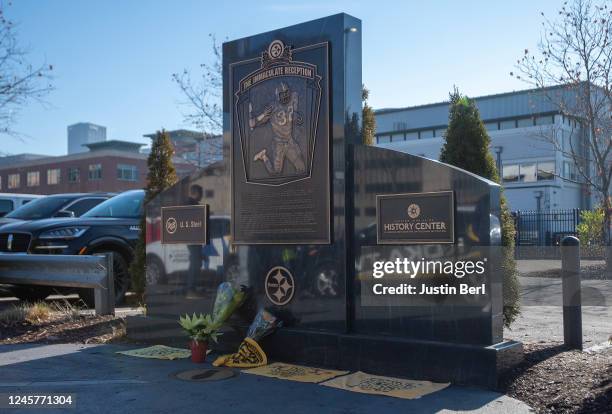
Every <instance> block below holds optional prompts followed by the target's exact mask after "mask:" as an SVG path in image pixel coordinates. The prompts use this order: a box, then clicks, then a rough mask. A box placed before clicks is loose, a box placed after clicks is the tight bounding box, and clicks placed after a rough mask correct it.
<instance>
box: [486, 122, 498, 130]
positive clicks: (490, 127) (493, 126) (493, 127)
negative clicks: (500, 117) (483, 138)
mask: <svg viewBox="0 0 612 414" xmlns="http://www.w3.org/2000/svg"><path fill="white" fill-rule="evenodd" d="M484 126H485V128H486V129H487V131H497V130H498V129H499V125H498V123H497V122H485V124H484Z"/></svg>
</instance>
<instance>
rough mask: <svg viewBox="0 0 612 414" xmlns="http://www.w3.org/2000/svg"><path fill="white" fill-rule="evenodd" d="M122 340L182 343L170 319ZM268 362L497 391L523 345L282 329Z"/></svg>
mask: <svg viewBox="0 0 612 414" xmlns="http://www.w3.org/2000/svg"><path fill="white" fill-rule="evenodd" d="M127 335H128V337H129V338H131V339H135V340H141V341H146V342H155V343H165V344H175V345H176V344H181V345H184V344H185V343H186V341H187V340H186V338H185V336H184V334H183V333H182V332H181V329H180V327H179V326H178V324H177V322H176V321H174V320H167V319H157V318H145V317H139V316H133V317H128V320H127ZM243 335H244V333H241V332H238V331H236V330H230V331H227V332H225V333H224V335H223V337H222V338H223V340H222V341H221V342H222V343H223V344H224V345H225V344H227V345H228V346H229V348H228V347H226V346H224V347H223V349H222V350H220V351H221V352H226V351H231V350H232V349H233V350H235V349H236V347H237V345H238V344H239V343H240V341H241V340H242V337H243ZM261 345H262V347H263V349H264V350H265V351H266V354H267V355H268V357H269V358H270V359H271V360H278V361H283V362H291V363H296V364H304V365H311V366H318V367H326V368H334V369H344V370H350V371H358V370H359V371H364V372H367V373H370V374H378V375H389V376H396V377H405V378H410V379H423V380H430V381H436V382H452V383H454V384H464V385H477V386H481V387H485V388H491V389H493V388H496V387H497V382H498V379H499V376H500V374H501V373H503V372H504V371H505V370H507V369H508V368H511V367H512V366H514V365H516V364H518V363H519V362H521V361H522V359H523V344H522V343H520V342H515V341H506V342H500V343H498V344H494V345H491V346H479V345H462V344H452V343H447V342H435V341H421V340H414V339H407V338H398V337H390V336H372V335H360V334H335V333H327V332H313V331H305V330H298V329H287V328H283V329H280V330H279V331H278V332H276V333H275V334H274V335H271V336H269V337H267V338H264V339H263V340H262V344H261Z"/></svg>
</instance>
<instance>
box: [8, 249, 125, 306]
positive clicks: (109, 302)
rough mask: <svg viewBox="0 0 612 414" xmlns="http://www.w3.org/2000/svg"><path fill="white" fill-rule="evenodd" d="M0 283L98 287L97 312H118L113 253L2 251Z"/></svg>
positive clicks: (95, 293) (96, 290)
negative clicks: (38, 253) (55, 253)
mask: <svg viewBox="0 0 612 414" xmlns="http://www.w3.org/2000/svg"><path fill="white" fill-rule="evenodd" d="M0 283H6V284H22V285H39V286H59V287H76V288H92V289H94V299H95V307H96V315H114V314H115V285H114V275H113V256H112V255H111V254H103V255H94V256H76V255H75V256H71V255H35V254H0Z"/></svg>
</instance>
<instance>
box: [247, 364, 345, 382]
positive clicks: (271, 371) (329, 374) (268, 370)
mask: <svg viewBox="0 0 612 414" xmlns="http://www.w3.org/2000/svg"><path fill="white" fill-rule="evenodd" d="M242 372H244V373H245V374H255V375H262V376H264V377H272V378H278V379H286V380H291V381H298V382H315V383H318V382H322V381H327V380H329V379H331V378H334V377H337V376H338V375H346V374H348V371H336V370H333V369H322V368H312V367H305V366H302V365H292V364H284V363H282V362H275V363H273V364H270V365H267V366H265V367H259V368H253V369H247V370H245V371H242Z"/></svg>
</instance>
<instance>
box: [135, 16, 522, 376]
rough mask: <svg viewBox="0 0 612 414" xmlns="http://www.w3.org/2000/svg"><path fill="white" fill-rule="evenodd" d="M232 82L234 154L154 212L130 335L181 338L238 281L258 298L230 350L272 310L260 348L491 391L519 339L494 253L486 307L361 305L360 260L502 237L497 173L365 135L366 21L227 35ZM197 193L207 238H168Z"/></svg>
mask: <svg viewBox="0 0 612 414" xmlns="http://www.w3.org/2000/svg"><path fill="white" fill-rule="evenodd" d="M223 79H224V82H223V97H224V99H223V110H224V119H223V124H224V131H223V137H224V158H223V161H222V162H220V163H217V164H215V165H211V166H209V167H207V168H204V169H202V170H200V171H198V172H197V173H196V174H195V175H193V176H191V177H189V178H186V179H183V180H182V181H181V182H179V183H178V184H176V185H175V186H174V187H172V188H170V189H169V190H167V191H165V192H164V193H162V194H160V196H158V197H157V198H156V199H154V200H153V201H152V202H150V203H149V205H148V206H147V266H148V269H147V278H148V280H147V282H148V286H147V292H146V298H147V317H146V318H142V317H140V318H130V320H129V322H128V335H130V336H133V337H136V338H140V339H146V338H149V339H155V340H157V341H159V340H167V341H173V340H176V338H177V337H178V338H180V336H179V335H180V334H179V333H178V332H177V327H178V325H177V324H176V320H177V318H178V315H179V314H182V313H185V312H190V313H191V312H194V311H195V312H209V311H210V310H211V306H212V302H213V300H214V295H215V289H216V287H217V285H218V284H219V283H220V282H222V281H231V282H233V283H234V284H244V285H247V286H249V287H250V288H251V289H252V297H251V301H250V302H249V303H247V304H246V306H245V307H244V309H242V310H241V312H240V313H239V314H238V315H236V316H235V317H234V318H233V319H232V320H231V325H232V329H229V330H228V332H226V335H224V336H223V340H222V345H223V346H224V347H225V348H226V349H228V350H234V349H235V347H236V346H237V344H238V343H239V342H240V340H241V339H242V337H243V335H244V329H245V328H246V327H247V326H248V323H249V322H250V318H252V316H253V314H254V313H255V312H256V310H257V309H258V308H262V307H265V308H267V309H269V310H271V311H272V312H274V313H276V314H277V315H279V316H280V317H281V318H282V319H283V320H284V323H285V326H284V327H283V328H282V329H280V330H278V331H277V332H276V333H275V334H273V335H271V336H270V337H268V338H266V339H265V340H264V341H263V343H262V346H263V348H264V350H265V351H266V352H267V353H268V356H269V358H270V359H273V360H274V359H276V360H281V361H286V362H295V363H300V364H306V365H315V366H325V367H331V368H339V369H350V370H363V371H366V372H369V373H373V374H383V375H384V374H386V375H395V376H403V377H409V378H414V379H430V380H437V381H453V382H457V383H471V384H479V385H485V386H495V384H496V381H497V376H498V374H499V372H500V370H502V369H503V368H504V367H505V366H507V365H509V364H512V363H514V362H516V360H517V358H519V357H520V355H521V353H522V349H521V346H520V344H518V343H514V342H503V339H502V322H503V321H502V290H501V275H500V273H499V272H495V271H492V269H494V268H495V264H494V263H493V262H494V258H491V260H490V261H489V265H490V267H489V269H488V271H487V272H486V274H485V276H484V279H483V283H484V284H485V285H486V287H487V295H486V296H484V297H483V298H482V299H481V300H479V301H477V302H474V303H471V304H461V305H457V304H454V303H440V302H439V301H431V302H427V303H425V304H420V305H419V306H411V304H410V303H403V304H400V306H396V305H394V306H391V305H390V304H389V305H387V304H385V303H384V302H383V303H382V304H377V305H371V304H369V305H368V304H365V303H362V302H363V300H364V299H363V292H362V289H363V288H364V284H363V283H362V277H361V275H360V274H359V272H358V270H359V263H363V262H364V261H367V260H366V259H367V257H366V256H367V255H370V254H371V253H372V251H373V250H376V249H383V248H388V247H389V246H392V245H395V244H396V245H398V246H408V247H410V248H411V249H425V248H428V249H430V248H432V247H435V246H447V247H448V246H451V247H452V246H466V245H469V247H470V248H472V249H476V250H478V249H479V248H483V249H485V248H489V246H495V245H496V244H499V221H498V220H497V217H499V213H500V204H499V186H498V185H496V184H495V183H492V182H489V181H487V180H485V179H482V178H480V177H477V176H475V175H473V174H470V173H467V172H465V171H463V170H460V169H457V168H454V167H451V166H448V165H445V164H442V163H439V162H435V161H432V160H428V159H425V158H421V157H417V156H413V155H408V154H404V153H399V152H395V151H390V150H385V149H381V148H376V147H368V146H364V145H362V144H361V136H360V133H359V129H360V117H361V87H362V80H361V21H360V20H358V19H356V18H354V17H351V16H348V15H346V14H338V15H334V16H330V17H326V18H322V19H319V20H314V21H311V22H307V23H303V24H299V25H295V26H290V27H286V28H283V29H279V30H275V31H272V32H268V33H262V34H258V35H255V36H251V37H248V38H244V39H239V40H234V41H231V42H227V43H225V44H224V45H223ZM193 188H199V190H204V191H203V192H202V191H199V192H200V193H203V194H205V196H204V198H203V199H202V200H201V201H200V202H199V203H200V204H203V205H206V206H207V211H208V221H207V225H206V226H205V227H206V228H207V231H208V237H207V239H206V242H207V243H206V244H203V245H195V247H194V245H193V244H181V243H173V244H165V243H162V241H161V237H160V234H161V232H162V231H161V229H163V228H164V226H165V225H166V223H164V222H163V221H161V213H162V207H171V206H181V205H190V204H193V203H192V202H190V197H189V194H190V193H191V192H192V190H193ZM404 212H406V214H407V215H406V216H402V214H404ZM410 223H412V224H410ZM416 227H418V231H417V230H416ZM196 250H197V251H196ZM423 254H425V253H423ZM179 340H182V339H179Z"/></svg>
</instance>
